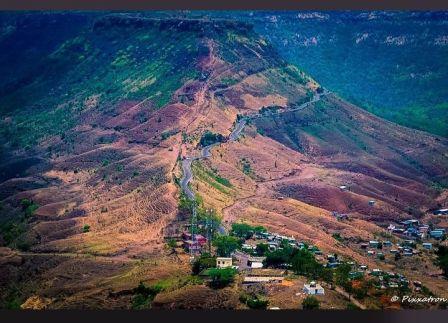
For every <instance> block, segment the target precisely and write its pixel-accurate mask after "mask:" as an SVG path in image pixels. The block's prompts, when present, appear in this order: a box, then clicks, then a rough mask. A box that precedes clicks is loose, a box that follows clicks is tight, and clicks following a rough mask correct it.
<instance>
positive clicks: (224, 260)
mask: <svg viewBox="0 0 448 323" xmlns="http://www.w3.org/2000/svg"><path fill="white" fill-rule="evenodd" d="M229 267H232V258H230V257H229V258H228V257H217V258H216V268H229Z"/></svg>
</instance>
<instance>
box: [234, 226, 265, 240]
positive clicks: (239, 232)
mask: <svg viewBox="0 0 448 323" xmlns="http://www.w3.org/2000/svg"><path fill="white" fill-rule="evenodd" d="M266 231H267V230H266V228H264V227H263V226H251V225H249V224H247V223H233V224H232V230H231V231H230V234H231V235H233V236H235V237H238V238H243V239H246V240H247V239H250V238H251V237H252V236H253V235H254V234H256V233H261V232H266Z"/></svg>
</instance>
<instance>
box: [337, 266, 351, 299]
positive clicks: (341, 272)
mask: <svg viewBox="0 0 448 323" xmlns="http://www.w3.org/2000/svg"><path fill="white" fill-rule="evenodd" d="M351 270H352V266H350V265H349V264H347V263H343V264H340V265H339V266H338V267H337V268H336V271H335V274H334V276H335V282H336V284H337V285H339V286H342V287H343V288H344V289H345V290H346V291H348V292H351V283H350V277H349V274H350V271H351Z"/></svg>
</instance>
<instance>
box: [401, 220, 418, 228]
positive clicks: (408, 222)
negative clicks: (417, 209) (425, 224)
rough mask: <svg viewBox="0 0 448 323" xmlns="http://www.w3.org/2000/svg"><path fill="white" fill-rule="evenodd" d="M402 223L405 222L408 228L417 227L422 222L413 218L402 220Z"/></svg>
mask: <svg viewBox="0 0 448 323" xmlns="http://www.w3.org/2000/svg"><path fill="white" fill-rule="evenodd" d="M401 224H403V225H404V226H405V227H406V228H410V227H417V226H418V225H419V224H420V221H419V220H416V219H411V220H405V221H402V222H401Z"/></svg>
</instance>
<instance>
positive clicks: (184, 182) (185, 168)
mask: <svg viewBox="0 0 448 323" xmlns="http://www.w3.org/2000/svg"><path fill="white" fill-rule="evenodd" d="M329 93H330V92H329V91H327V90H324V92H323V93H320V94H319V93H316V94H315V95H314V96H313V98H312V99H311V100H310V101H308V102H305V103H303V104H301V105H300V106H298V107H295V108H291V109H285V110H281V111H277V112H273V113H269V114H261V113H256V114H252V115H247V116H243V117H242V118H241V119H240V120H238V122H237V123H235V126H234V128H233V130H232V132H231V133H230V135H229V137H228V139H227V141H226V142H229V141H235V140H237V139H238V138H239V136H240V135H241V133H242V131H243V130H244V127H245V126H246V124H247V121H248V120H253V119H257V118H263V117H269V116H274V115H280V114H283V113H286V112H293V111H298V110H302V109H305V108H306V107H308V106H310V105H311V104H313V103H315V102H317V101H319V100H320V99H321V98H322V97H323V96H325V95H327V94H329ZM220 144H221V143H220V142H216V143H214V144H211V145H208V146H205V147H203V148H202V149H201V151H200V154H199V156H189V157H186V158H185V159H183V160H182V172H183V175H182V179H181V181H180V186H181V188H182V190H183V191H184V193H185V195H186V196H187V198H188V199H189V200H191V201H193V200H194V199H195V194H194V192H193V191H192V190H191V188H190V187H189V183H190V181H191V179H192V178H193V173H192V171H191V164H192V163H193V161H195V160H200V159H205V158H209V157H211V149H212V148H213V147H215V146H218V145H220ZM218 231H219V233H220V234H226V230H225V228H224V227H223V226H222V225H221V226H220V227H219V229H218Z"/></svg>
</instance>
